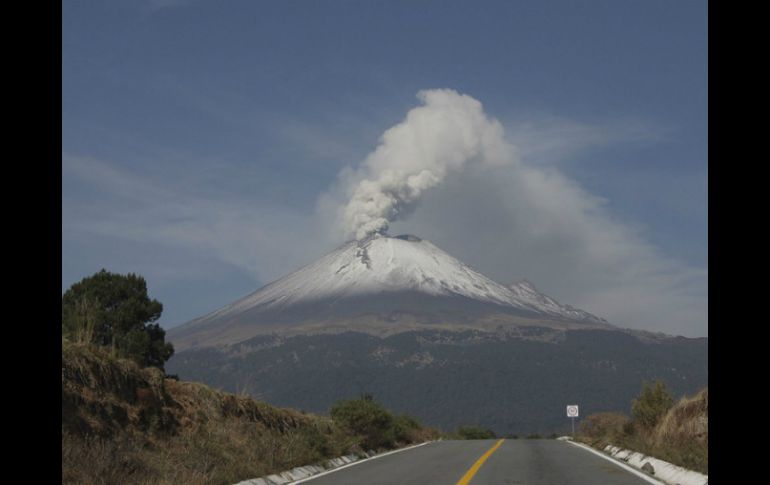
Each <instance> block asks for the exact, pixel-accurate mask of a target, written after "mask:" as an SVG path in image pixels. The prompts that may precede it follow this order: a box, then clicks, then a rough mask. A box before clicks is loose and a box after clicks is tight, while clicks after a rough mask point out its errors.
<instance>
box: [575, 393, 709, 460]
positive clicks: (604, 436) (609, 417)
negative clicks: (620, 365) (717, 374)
mask: <svg viewBox="0 0 770 485" xmlns="http://www.w3.org/2000/svg"><path fill="white" fill-rule="evenodd" d="M576 438H577V439H578V440H580V441H583V442H586V443H588V444H590V445H591V446H593V447H595V448H599V449H603V448H604V447H605V446H607V445H610V444H611V445H614V446H619V447H621V448H626V449H629V450H633V451H637V452H639V453H644V454H646V455H649V456H653V457H655V458H658V459H660V460H665V461H668V462H670V463H673V464H675V465H679V466H681V467H684V468H687V469H690V470H694V471H697V472H700V473H704V474H708V388H704V389H702V390H701V391H700V392H698V393H697V394H695V395H694V396H685V397H683V398H682V399H680V400H679V402H677V403H675V402H674V399H673V398H672V396H671V394H670V393H669V391H668V390H667V389H666V386H665V384H664V383H663V382H662V381H656V382H654V383H644V385H643V389H642V392H641V394H640V395H639V396H638V397H637V398H636V399H634V401H633V403H632V406H631V417H628V416H626V415H624V414H621V413H616V412H605V413H596V414H592V415H589V416H588V417H587V418H586V419H585V420H584V421H583V423H582V424H581V426H580V430H579V433H578V435H577V436H576Z"/></svg>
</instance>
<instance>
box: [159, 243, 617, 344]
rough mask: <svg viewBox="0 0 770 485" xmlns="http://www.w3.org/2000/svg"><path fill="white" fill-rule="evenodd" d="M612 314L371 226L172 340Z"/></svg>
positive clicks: (591, 320)
mask: <svg viewBox="0 0 770 485" xmlns="http://www.w3.org/2000/svg"><path fill="white" fill-rule="evenodd" d="M546 322H550V324H551V325H559V326H564V325H577V324H579V325H584V326H585V325H589V326H592V327H596V328H608V327H609V324H607V322H606V321H605V320H603V319H601V318H598V317H595V316H593V315H591V314H589V313H587V312H584V311H582V310H577V309H574V308H572V307H570V306H566V305H561V304H559V303H558V302H556V301H555V300H553V299H552V298H550V297H547V296H546V295H543V294H541V293H539V292H538V291H537V290H536V289H535V288H534V287H533V286H532V285H529V284H518V285H512V286H511V287H506V286H504V285H501V284H499V283H497V282H495V281H492V280H491V279H489V278H487V277H486V276H484V275H482V274H481V273H479V272H477V271H475V270H473V269H471V268H470V267H468V266H467V265H465V264H464V263H462V262H461V261H459V260H457V259H456V258H454V257H452V256H450V255H449V254H447V253H446V252H444V251H442V250H441V249H439V248H438V247H436V246H435V245H433V244H431V243H430V242H428V241H425V240H422V239H420V238H418V237H416V236H411V235H404V236H397V237H388V236H381V235H375V236H372V237H369V238H367V239H365V240H362V241H350V242H348V243H345V244H343V245H342V246H340V247H339V248H337V249H336V250H334V251H332V252H331V253H329V254H327V255H325V256H323V257H322V258H320V259H318V260H317V261H315V262H314V263H311V264H309V265H307V266H305V267H303V268H301V269H299V270H297V271H295V272H293V273H291V274H289V275H287V276H285V277H283V278H280V279H279V280H277V281H275V282H273V283H270V284H268V285H266V286H264V287H263V288H260V289H259V290H257V291H255V292H254V293H252V294H250V295H248V296H246V297H244V298H241V299H240V300H238V301H236V302H234V303H232V304H230V305H227V306H225V307H223V308H221V309H219V310H217V311H215V312H212V313H210V314H208V315H205V316H203V317H201V318H198V319H196V320H193V321H192V322H189V323H187V324H185V325H183V326H181V327H177V328H174V329H171V330H170V331H169V338H170V339H171V340H172V341H173V342H174V345H175V346H176V347H177V348H178V349H183V348H187V347H191V346H199V345H203V346H205V345H215V344H232V343H236V342H238V341H243V340H245V339H247V338H250V337H253V336H255V335H259V334H264V333H275V332H286V331H293V332H295V333H303V332H305V333H307V332H309V331H312V332H319V331H320V332H322V331H345V330H350V329H356V330H359V331H365V332H366V331H368V332H370V333H371V332H374V333H378V334H382V333H385V334H390V333H393V332H398V331H401V330H405V329H413V328H414V327H415V326H424V325H434V326H435V325H444V326H447V325H449V326H463V327H468V326H470V327H473V328H475V327H478V328H497V327H498V326H500V325H504V326H505V325H531V324H537V325H544V324H545V325H547V323H546Z"/></svg>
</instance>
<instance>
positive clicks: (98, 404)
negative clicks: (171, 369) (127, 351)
mask: <svg viewBox="0 0 770 485" xmlns="http://www.w3.org/2000/svg"><path fill="white" fill-rule="evenodd" d="M390 422H392V423H393V424H392V426H390V427H389V428H388V429H387V430H384V431H383V430H379V429H378V430H374V431H372V432H383V433H385V432H386V433H387V438H386V439H379V440H373V439H372V436H371V435H369V436H366V435H365V434H362V433H360V432H358V431H359V430H356V429H352V428H351V427H349V426H347V425H346V422H345V421H344V420H342V421H341V420H339V419H338V420H337V421H335V420H333V419H332V418H329V417H324V416H318V415H313V414H307V413H303V412H299V411H295V410H291V409H280V408H276V407H273V406H270V405H268V404H266V403H263V402H259V401H255V400H253V399H251V398H249V397H246V396H239V395H234V394H230V393H226V392H221V391H217V390H214V389H211V388H209V387H207V386H205V385H203V384H199V383H195V382H182V381H178V380H175V379H170V378H166V377H165V376H164V374H163V372H162V371H160V370H159V369H157V368H141V367H139V366H138V365H137V364H136V363H134V362H133V361H129V360H124V359H119V358H117V357H115V356H114V355H112V354H111V353H110V352H109V351H107V350H105V349H104V348H102V347H95V346H91V345H86V344H75V343H71V342H69V341H67V340H64V339H63V340H62V474H63V480H62V482H63V483H79V484H108V483H109V484H112V483H124V484H130V483H163V484H165V483H168V484H171V483H186V484H203V483H207V484H217V483H221V484H231V483H235V482H238V481H240V480H244V479H247V478H254V477H258V476H262V475H266V474H269V473H275V472H279V471H282V470H286V469H289V468H292V467H295V466H300V465H306V464H311V463H317V462H320V461H323V460H325V459H328V458H332V457H336V456H340V455H343V454H347V453H351V452H357V451H363V448H362V445H367V444H369V443H372V442H377V443H378V444H379V445H380V446H382V447H385V448H387V447H393V446H399V445H402V444H407V443H410V442H417V441H424V440H427V439H432V438H434V437H436V436H437V432H436V431H434V430H431V429H425V428H422V427H421V426H420V425H419V423H417V422H415V421H414V420H412V419H404V417H393V419H392V420H391V421H390ZM390 422H389V423H390Z"/></svg>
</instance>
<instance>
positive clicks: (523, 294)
mask: <svg viewBox="0 0 770 485" xmlns="http://www.w3.org/2000/svg"><path fill="white" fill-rule="evenodd" d="M508 289H509V290H510V291H511V293H512V294H513V297H514V298H515V299H516V301H518V302H519V303H521V304H524V305H527V306H529V307H530V308H533V309H536V310H537V311H539V312H542V313H547V314H548V315H553V316H555V317H561V318H565V319H567V320H577V321H590V322H603V323H606V322H607V320H605V319H603V318H599V317H597V316H595V315H592V314H590V313H588V312H586V311H583V310H580V309H579V308H575V307H572V306H570V305H562V304H561V303H559V302H557V301H556V300H554V299H553V298H551V297H550V296H548V295H544V294H543V293H540V292H539V291H538V290H537V288H535V285H533V284H532V283H530V282H529V281H527V280H522V281H520V282H518V283H514V284H512V285H510V286H508Z"/></svg>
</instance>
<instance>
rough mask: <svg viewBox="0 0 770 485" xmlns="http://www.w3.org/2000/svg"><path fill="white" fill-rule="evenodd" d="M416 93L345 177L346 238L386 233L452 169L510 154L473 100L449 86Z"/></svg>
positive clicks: (499, 159)
mask: <svg viewBox="0 0 770 485" xmlns="http://www.w3.org/2000/svg"><path fill="white" fill-rule="evenodd" d="M417 97H418V99H419V100H420V101H421V102H422V106H419V107H417V108H414V109H412V110H410V111H409V113H407V115H406V118H405V119H404V120H403V121H402V122H401V123H399V124H397V125H395V126H393V127H391V128H389V129H388V130H387V131H385V133H383V135H382V137H381V138H380V144H379V146H377V148H376V149H375V150H374V151H373V152H372V153H370V154H369V155H368V156H367V157H366V159H364V161H363V162H362V163H361V165H360V167H359V168H358V169H356V171H355V172H354V173H353V174H352V176H350V177H349V178H348V182H347V194H348V197H349V199H348V202H347V204H346V205H344V207H342V209H341V211H340V214H339V215H340V217H341V220H342V224H343V227H344V230H345V233H346V235H347V236H348V237H355V238H356V239H363V238H365V237H367V236H370V235H372V234H376V233H380V234H381V233H384V232H385V231H387V229H388V226H389V224H390V223H391V222H393V221H396V220H398V219H400V218H403V217H404V216H406V215H408V214H409V213H410V212H411V211H412V210H413V209H414V208H415V207H416V206H417V204H418V203H419V201H420V198H421V197H422V195H423V194H424V192H425V191H426V190H428V189H430V188H431V187H435V186H436V185H438V184H440V183H441V182H442V181H443V180H444V178H445V177H446V175H447V174H448V173H450V172H453V171H455V172H459V171H462V170H463V169H465V168H467V167H468V166H469V165H471V164H474V163H490V164H502V163H506V162H510V161H512V159H513V157H512V153H511V150H512V148H513V147H512V146H511V145H508V144H506V143H505V142H504V140H503V129H502V126H501V125H500V123H499V122H498V121H497V120H494V119H490V118H488V117H487V116H486V115H485V114H484V111H483V108H482V105H481V103H480V102H479V101H477V100H476V99H474V98H472V97H470V96H467V95H464V94H460V93H458V92H456V91H454V90H451V89H432V90H424V91H420V92H419V93H418V94H417Z"/></svg>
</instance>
